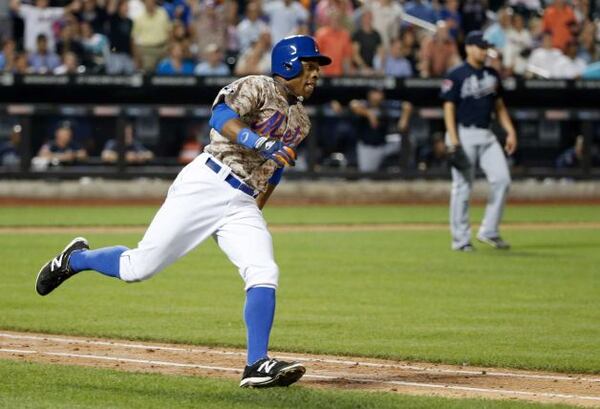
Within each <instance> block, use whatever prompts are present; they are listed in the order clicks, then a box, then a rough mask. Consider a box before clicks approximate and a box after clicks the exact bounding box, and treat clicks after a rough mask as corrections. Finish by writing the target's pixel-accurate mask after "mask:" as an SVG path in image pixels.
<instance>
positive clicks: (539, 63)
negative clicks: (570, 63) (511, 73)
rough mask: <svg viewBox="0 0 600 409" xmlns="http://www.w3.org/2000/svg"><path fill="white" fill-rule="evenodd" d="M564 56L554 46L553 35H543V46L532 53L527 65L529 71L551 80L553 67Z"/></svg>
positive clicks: (547, 33)
mask: <svg viewBox="0 0 600 409" xmlns="http://www.w3.org/2000/svg"><path fill="white" fill-rule="evenodd" d="M561 56H562V52H561V51H560V50H559V49H557V48H554V47H553V46H552V33H550V32H545V33H544V34H543V35H542V46H541V47H539V48H536V49H535V50H533V52H532V53H531V56H530V57H529V61H528V63H527V70H528V71H531V72H532V73H534V74H536V75H538V76H541V77H544V78H551V77H552V72H553V66H554V64H555V63H556V61H558V60H559V59H560V58H561Z"/></svg>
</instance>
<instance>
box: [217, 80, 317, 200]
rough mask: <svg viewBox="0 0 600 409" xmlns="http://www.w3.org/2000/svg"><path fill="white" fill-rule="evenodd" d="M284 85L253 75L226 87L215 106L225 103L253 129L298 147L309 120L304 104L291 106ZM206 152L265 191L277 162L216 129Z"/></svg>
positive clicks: (261, 134)
mask: <svg viewBox="0 0 600 409" xmlns="http://www.w3.org/2000/svg"><path fill="white" fill-rule="evenodd" d="M284 92H285V91H283V86H282V85H279V84H277V83H276V82H275V80H274V79H273V78H271V77H267V76H264V75H250V76H247V77H244V78H240V79H239V80H237V81H234V82H232V83H231V84H229V85H227V86H225V87H223V89H221V91H220V92H219V94H218V95H217V97H216V99H215V101H214V103H213V106H214V105H216V104H219V103H222V102H225V103H226V104H227V105H228V106H229V107H230V108H231V109H233V110H234V111H235V112H237V113H238V114H239V116H240V118H241V120H242V121H244V122H245V123H247V124H248V125H249V126H250V128H251V129H252V130H253V131H254V132H256V133H257V134H259V135H260V136H264V137H267V138H274V139H277V140H280V141H282V142H284V143H285V144H287V145H290V146H298V145H299V144H300V142H302V140H303V139H304V138H305V137H306V136H307V135H308V133H309V131H310V119H309V118H308V115H307V114H306V110H305V109H304V106H303V105H302V104H301V103H300V102H298V103H296V104H293V105H290V104H289V102H288V100H287V98H286V97H285V96H284ZM210 140H211V143H210V145H208V146H207V147H206V148H205V151H206V152H207V153H209V154H211V155H213V156H214V157H215V158H217V159H218V160H220V161H221V162H223V163H224V164H225V165H227V166H229V167H230V168H231V170H232V171H233V172H234V173H235V174H236V175H237V176H239V177H240V178H242V179H243V180H244V181H245V182H246V183H248V184H249V185H251V186H253V187H254V188H256V189H258V190H260V191H264V190H265V189H266V187H267V181H268V180H269V178H270V177H271V175H272V174H273V172H274V170H275V168H276V164H275V162H273V161H271V160H267V161H265V158H264V157H263V156H262V155H261V154H260V153H258V152H257V151H254V150H252V149H248V148H246V147H244V146H242V145H239V144H237V143H232V142H231V141H230V140H229V139H228V138H226V137H225V136H223V135H221V134H220V133H219V132H217V131H216V130H215V129H211V131H210Z"/></svg>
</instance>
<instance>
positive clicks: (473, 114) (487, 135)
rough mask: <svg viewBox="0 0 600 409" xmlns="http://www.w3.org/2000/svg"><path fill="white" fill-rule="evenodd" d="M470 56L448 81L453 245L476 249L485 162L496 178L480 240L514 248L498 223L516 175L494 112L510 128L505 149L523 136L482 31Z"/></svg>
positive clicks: (472, 38)
mask: <svg viewBox="0 0 600 409" xmlns="http://www.w3.org/2000/svg"><path fill="white" fill-rule="evenodd" d="M465 46H466V53H467V61H466V62H465V63H463V64H461V65H460V66H458V67H457V68H455V69H453V70H451V71H450V72H449V73H448V74H447V76H446V78H445V79H444V81H443V83H442V91H441V97H442V99H443V100H444V122H445V124H446V131H447V134H446V143H447V145H448V151H449V161H450V163H451V164H452V165H453V168H452V193H451V198H450V230H451V232H452V249H454V250H458V251H473V250H474V247H473V245H472V244H471V227H470V225H469V198H470V195H471V186H472V184H473V178H474V176H475V166H476V163H477V162H479V166H480V167H481V169H482V170H483V172H484V173H485V176H486V178H487V180H488V182H489V183H490V188H491V189H490V196H489V200H488V204H487V206H486V209H485V215H484V218H483V222H482V223H481V227H480V228H479V232H478V233H477V240H479V241H480V242H482V243H486V244H488V245H490V246H492V247H494V248H497V249H508V248H509V247H510V245H509V244H508V243H507V242H506V241H504V240H502V238H501V237H500V231H499V228H498V225H499V224H500V220H501V219H502V212H503V210H504V203H505V199H506V194H507V192H508V187H509V185H510V174H509V171H508V165H507V163H506V157H505V156H504V153H503V152H502V148H501V146H500V144H499V143H498V141H497V140H496V137H495V135H494V134H493V133H492V131H491V130H490V123H491V120H492V113H493V112H494V111H495V112H496V114H497V117H498V120H499V122H500V124H501V125H502V127H503V128H504V130H505V131H506V133H507V135H506V143H505V145H504V150H505V151H506V153H507V154H508V155H512V154H513V153H514V152H515V150H516V148H517V136H516V133H515V129H514V127H513V124H512V122H511V120H510V117H509V116H508V111H507V109H506V106H505V105H504V101H503V100H502V83H501V81H500V77H499V75H498V73H497V72H496V71H495V70H494V69H492V68H489V67H486V66H485V65H484V64H485V60H486V56H487V49H488V47H490V44H489V43H488V42H487V41H485V40H484V38H483V34H482V33H481V32H480V31H473V32H471V33H469V34H468V35H467V37H466V39H465Z"/></svg>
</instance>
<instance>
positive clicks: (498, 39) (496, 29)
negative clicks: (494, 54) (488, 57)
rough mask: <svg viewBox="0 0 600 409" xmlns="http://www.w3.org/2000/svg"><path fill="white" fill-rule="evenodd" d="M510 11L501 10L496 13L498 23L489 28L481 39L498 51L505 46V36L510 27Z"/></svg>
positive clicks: (506, 9) (508, 9)
mask: <svg viewBox="0 0 600 409" xmlns="http://www.w3.org/2000/svg"><path fill="white" fill-rule="evenodd" d="M511 20H512V9H510V8H503V9H500V10H499V11H498V21H497V22H495V23H494V24H492V25H491V26H489V27H488V28H487V29H486V30H485V32H484V33H483V37H484V38H485V39H486V40H487V41H488V42H490V43H492V45H493V46H494V47H495V48H497V49H498V50H503V49H504V46H505V45H506V34H507V32H508V30H509V29H510V28H511V27H512V21H511Z"/></svg>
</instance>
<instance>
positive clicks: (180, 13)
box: [163, 0, 192, 27]
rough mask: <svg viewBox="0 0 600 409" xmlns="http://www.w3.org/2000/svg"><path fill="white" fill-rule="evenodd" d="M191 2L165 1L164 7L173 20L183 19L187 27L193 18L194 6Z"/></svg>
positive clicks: (182, 0) (185, 0)
mask: <svg viewBox="0 0 600 409" xmlns="http://www.w3.org/2000/svg"><path fill="white" fill-rule="evenodd" d="M189 3H190V1H189V0H169V1H165V2H164V4H163V7H164V8H165V10H166V11H167V14H168V15H169V18H170V19H171V20H172V21H174V20H178V21H181V22H182V23H183V24H184V25H185V26H186V27H187V26H188V25H189V24H190V22H191V20H192V8H191V7H190V5H189Z"/></svg>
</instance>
